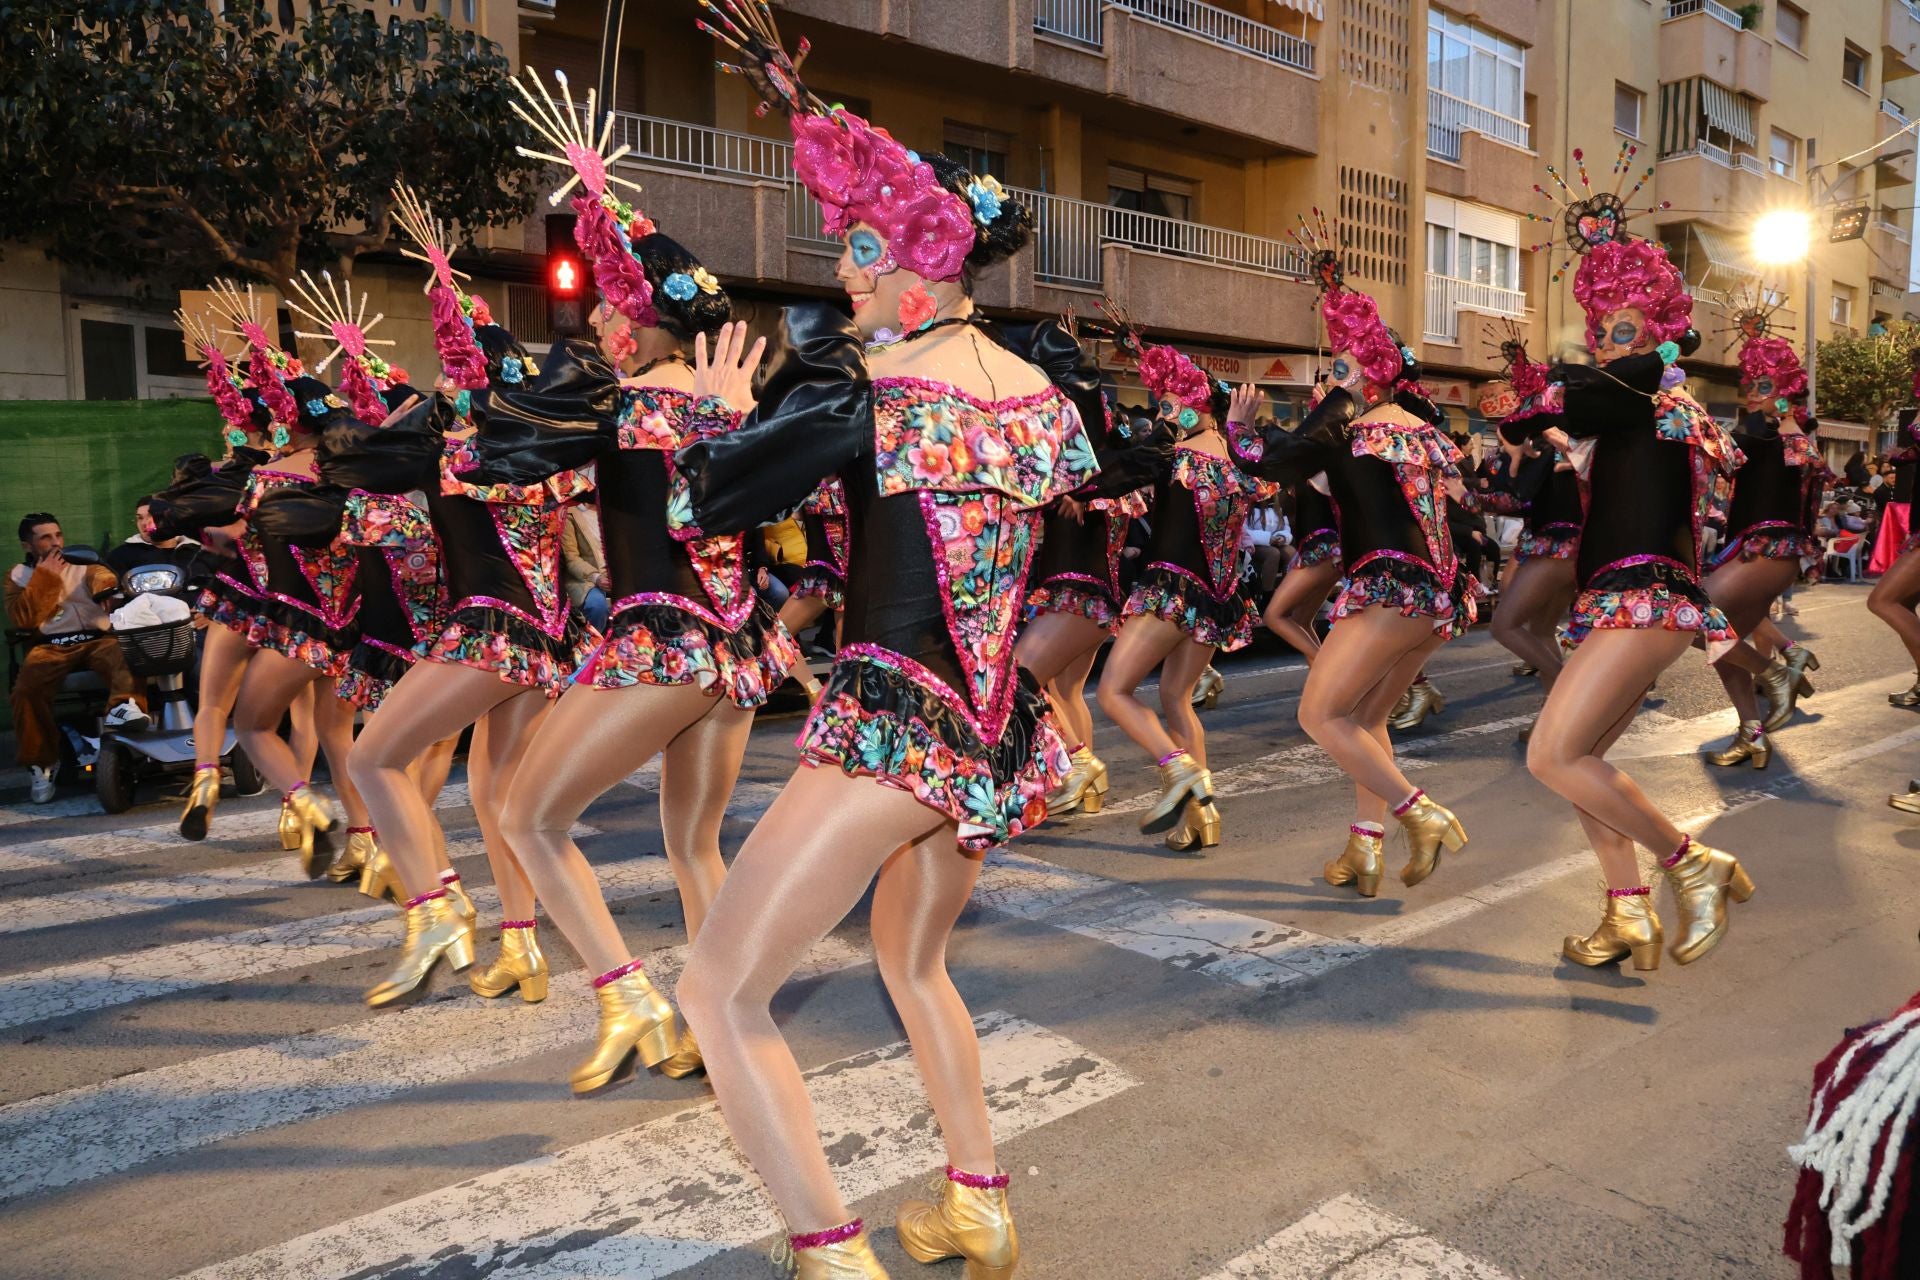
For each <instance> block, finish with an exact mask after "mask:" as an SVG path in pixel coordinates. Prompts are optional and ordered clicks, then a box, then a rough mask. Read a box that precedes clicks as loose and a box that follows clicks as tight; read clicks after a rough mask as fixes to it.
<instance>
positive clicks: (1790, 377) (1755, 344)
mask: <svg viewBox="0 0 1920 1280" xmlns="http://www.w3.org/2000/svg"><path fill="white" fill-rule="evenodd" d="M1761 378H1772V379H1773V394H1774V395H1775V396H1776V397H1778V398H1780V399H1783V400H1798V399H1799V398H1800V397H1802V396H1804V395H1806V394H1807V370H1806V368H1805V366H1803V365H1802V364H1801V363H1800V356H1799V355H1798V353H1796V352H1795V351H1794V349H1793V344H1792V343H1791V342H1788V341H1787V340H1786V339H1785V338H1755V339H1754V340H1753V341H1752V342H1749V343H1747V344H1746V345H1745V346H1743V347H1741V348H1740V381H1741V383H1742V384H1743V385H1748V386H1750V385H1752V384H1753V383H1755V382H1758V381H1759V380H1760V379H1761Z"/></svg>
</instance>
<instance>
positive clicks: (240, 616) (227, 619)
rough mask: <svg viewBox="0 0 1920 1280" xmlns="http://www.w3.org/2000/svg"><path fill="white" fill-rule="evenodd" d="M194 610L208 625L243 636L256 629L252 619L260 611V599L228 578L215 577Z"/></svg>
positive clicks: (250, 590) (248, 589)
mask: <svg viewBox="0 0 1920 1280" xmlns="http://www.w3.org/2000/svg"><path fill="white" fill-rule="evenodd" d="M194 607H195V608H197V609H198V610H199V611H200V616H201V617H203V618H205V619H206V620H207V621H208V622H212V623H215V624H217V625H219V626H222V627H225V628H226V629H227V630H229V631H238V632H239V633H240V634H241V635H243V636H244V635H245V634H246V633H247V630H248V628H250V627H252V626H253V615H254V612H255V611H256V610H257V609H258V608H259V607H260V596H259V594H258V593H257V592H255V591H253V590H252V589H250V588H248V587H243V586H241V585H240V584H239V583H237V582H235V581H234V580H233V579H231V578H229V577H228V576H227V575H226V574H224V573H216V574H215V575H214V576H213V578H212V579H211V580H210V581H209V582H208V583H207V585H206V589H205V590H203V591H201V593H200V600H199V602H198V604H196V605H195V606H194Z"/></svg>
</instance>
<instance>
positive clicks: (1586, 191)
mask: <svg viewBox="0 0 1920 1280" xmlns="http://www.w3.org/2000/svg"><path fill="white" fill-rule="evenodd" d="M1639 154H1640V148H1639V147H1637V146H1635V145H1634V144H1633V143H1631V142H1623V143H1621V144H1620V150H1619V151H1618V152H1617V153H1615V155H1614V158H1613V170H1612V173H1611V175H1610V176H1611V177H1612V178H1613V180H1614V183H1613V190H1611V191H1595V190H1594V189H1593V181H1592V180H1591V179H1590V178H1589V177H1588V176H1587V158H1586V153H1585V152H1584V151H1582V150H1581V149H1580V148H1578V147H1575V148H1574V151H1573V167H1574V172H1575V174H1576V175H1578V177H1579V179H1580V190H1579V192H1578V193H1576V192H1575V191H1574V189H1573V188H1572V187H1570V186H1568V185H1567V180H1566V179H1565V178H1563V177H1561V176H1560V171H1559V170H1558V169H1556V168H1554V167H1553V166H1552V165H1548V166H1547V176H1548V177H1549V178H1552V179H1553V184H1554V186H1556V187H1558V188H1559V189H1560V194H1559V195H1555V194H1554V193H1553V192H1551V191H1549V190H1547V189H1546V188H1545V187H1543V186H1541V185H1540V184H1539V183H1537V182H1536V183H1534V184H1533V189H1534V191H1536V192H1537V193H1539V195H1540V197H1541V198H1542V199H1544V200H1545V201H1546V202H1547V203H1548V204H1551V205H1553V206H1554V211H1553V212H1552V213H1531V212H1530V213H1528V214H1527V217H1528V218H1529V219H1530V220H1532V221H1534V222H1545V223H1549V224H1552V228H1553V229H1552V230H1550V231H1548V233H1547V238H1546V239H1545V240H1543V241H1541V242H1540V243H1539V244H1536V245H1531V246H1529V248H1528V251H1529V252H1531V253H1539V252H1542V251H1543V250H1544V251H1548V252H1551V251H1552V250H1553V249H1554V248H1555V238H1556V236H1559V237H1562V240H1561V244H1560V247H1562V248H1564V249H1566V251H1567V252H1568V253H1569V254H1570V255H1571V256H1569V257H1568V258H1567V260H1566V261H1565V262H1562V263H1561V264H1560V265H1559V266H1558V267H1556V268H1555V269H1554V272H1553V279H1554V282H1555V283H1558V282H1559V281H1560V279H1561V278H1562V277H1564V276H1565V275H1566V274H1567V268H1568V267H1570V266H1572V265H1573V261H1574V259H1575V258H1580V257H1584V256H1586V255H1587V254H1588V253H1590V252H1592V251H1593V250H1594V249H1596V248H1598V247H1599V246H1601V245H1603V244H1623V243H1625V242H1627V241H1628V240H1630V239H1632V238H1633V236H1632V233H1630V232H1629V231H1628V230H1627V224H1628V223H1629V222H1631V221H1633V220H1634V219H1635V218H1642V217H1645V216H1646V215H1647V214H1650V213H1656V212H1658V211H1659V210H1662V209H1667V208H1671V207H1672V203H1671V202H1670V201H1666V200H1662V201H1661V202H1660V203H1659V204H1655V205H1648V206H1647V207H1646V208H1644V209H1631V208H1629V207H1628V204H1629V202H1630V201H1632V199H1633V198H1634V197H1635V196H1637V195H1639V194H1640V188H1642V187H1644V186H1646V185H1647V179H1649V178H1651V177H1652V176H1653V166H1652V165H1648V166H1647V167H1646V169H1645V170H1644V171H1643V172H1642V173H1641V174H1640V176H1639V178H1638V179H1636V180H1635V182H1634V184H1633V187H1632V189H1631V190H1629V191H1628V192H1627V193H1626V194H1625V195H1622V194H1620V188H1621V187H1623V186H1625V185H1626V181H1627V178H1628V177H1630V176H1631V175H1632V172H1633V160H1634V157H1635V156H1637V155H1639ZM1563 197H1564V198H1563Z"/></svg>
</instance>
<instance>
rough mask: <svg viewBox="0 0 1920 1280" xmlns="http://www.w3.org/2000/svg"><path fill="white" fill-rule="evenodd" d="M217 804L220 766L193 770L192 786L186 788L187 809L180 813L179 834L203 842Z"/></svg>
mask: <svg viewBox="0 0 1920 1280" xmlns="http://www.w3.org/2000/svg"><path fill="white" fill-rule="evenodd" d="M219 803H220V766H219V765H214V766H212V767H211V768H205V769H195V770H194V771H193V785H192V786H190V787H189V788H187V807H186V808H185V809H183V810H181V812H180V834H181V835H182V836H184V837H185V838H186V839H188V840H205V839H206V838H207V828H208V827H210V826H212V825H213V811H214V809H215V807H216V806H218V805H219Z"/></svg>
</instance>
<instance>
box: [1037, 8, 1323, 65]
mask: <svg viewBox="0 0 1920 1280" xmlns="http://www.w3.org/2000/svg"><path fill="white" fill-rule="evenodd" d="M1107 8H1116V9H1125V10H1126V11H1127V12H1128V13H1131V14H1132V15H1133V16H1134V17H1136V18H1140V19H1142V20H1144V21H1146V22H1151V23H1153V24H1154V25H1155V26H1160V27H1166V28H1167V29H1168V30H1170V31H1178V32H1180V33H1182V34H1184V35H1190V36H1196V37H1198V38H1199V39H1201V40H1205V41H1206V42H1207V43H1208V44H1214V45H1219V46H1220V47H1221V48H1223V49H1231V50H1233V51H1234V52H1235V53H1245V54H1250V55H1252V56H1253V57H1256V58H1263V59H1265V60H1266V61H1268V62H1273V63H1278V64H1279V65H1280V66H1283V67H1292V68H1293V69H1294V70H1296V71H1305V72H1308V73H1309V74H1311V73H1312V71H1313V42H1312V41H1311V40H1308V39H1305V38H1304V37H1301V36H1296V35H1290V34H1288V33H1287V32H1285V31H1281V30H1280V29H1278V28H1277V27H1270V26H1268V25H1267V24H1266V23H1264V22H1255V21H1254V20H1253V19H1252V18H1249V17H1245V16H1244V15H1242V14H1238V13H1234V12H1232V11H1231V10H1228V9H1222V8H1220V7H1218V6H1217V5H1211V4H1204V3H1202V0H1036V3H1035V6H1034V12H1033V29H1034V30H1035V31H1038V32H1041V33H1042V34H1045V35H1050V36H1059V37H1061V38H1063V39H1067V40H1072V41H1074V42H1076V43H1078V44H1084V45H1088V46H1091V47H1092V48H1095V49H1099V48H1104V47H1105V45H1106V35H1105V32H1104V30H1103V28H1102V25H1101V14H1102V11H1103V10H1105V9H1107Z"/></svg>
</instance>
